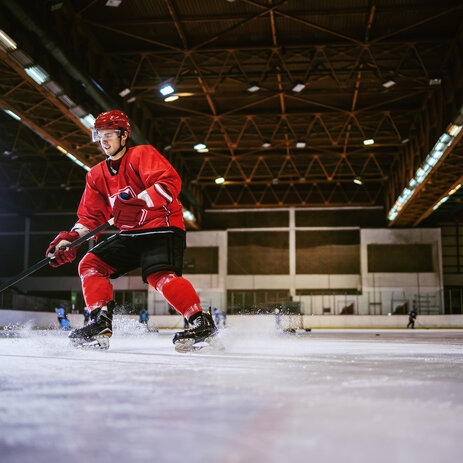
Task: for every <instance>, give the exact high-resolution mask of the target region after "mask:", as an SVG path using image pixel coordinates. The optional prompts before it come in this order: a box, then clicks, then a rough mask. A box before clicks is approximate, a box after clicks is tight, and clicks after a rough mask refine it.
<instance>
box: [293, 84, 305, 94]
mask: <svg viewBox="0 0 463 463" xmlns="http://www.w3.org/2000/svg"><path fill="white" fill-rule="evenodd" d="M304 89H305V84H303V83H302V82H295V83H294V86H293V88H292V89H291V90H292V91H293V92H295V93H299V92H302V90H304Z"/></svg>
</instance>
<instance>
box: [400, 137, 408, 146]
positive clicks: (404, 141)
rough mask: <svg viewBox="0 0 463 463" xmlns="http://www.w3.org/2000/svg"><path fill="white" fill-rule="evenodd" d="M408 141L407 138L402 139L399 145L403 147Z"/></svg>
mask: <svg viewBox="0 0 463 463" xmlns="http://www.w3.org/2000/svg"><path fill="white" fill-rule="evenodd" d="M409 141H410V140H409V139H408V138H404V139H403V140H402V141H401V142H400V143H402V144H403V145H405V143H408V142H409Z"/></svg>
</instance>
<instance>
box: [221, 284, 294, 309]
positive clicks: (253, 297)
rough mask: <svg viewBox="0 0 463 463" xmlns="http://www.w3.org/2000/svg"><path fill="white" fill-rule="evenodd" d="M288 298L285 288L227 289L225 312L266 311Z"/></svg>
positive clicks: (279, 305) (283, 303) (281, 303)
mask: <svg viewBox="0 0 463 463" xmlns="http://www.w3.org/2000/svg"><path fill="white" fill-rule="evenodd" d="M289 300H290V293H289V291H288V290H287V289H262V290H229V291H227V313H230V314H233V313H235V314H236V313H267V312H273V311H274V310H275V309H276V308H281V306H282V305H285V302H288V301H289Z"/></svg>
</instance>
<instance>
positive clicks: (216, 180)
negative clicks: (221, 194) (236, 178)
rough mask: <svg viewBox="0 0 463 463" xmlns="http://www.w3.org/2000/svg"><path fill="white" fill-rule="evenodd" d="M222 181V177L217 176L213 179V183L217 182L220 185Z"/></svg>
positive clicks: (223, 180)
mask: <svg viewBox="0 0 463 463" xmlns="http://www.w3.org/2000/svg"><path fill="white" fill-rule="evenodd" d="M223 182H225V179H224V178H223V177H217V178H216V179H215V183H217V185H220V184H221V183H223Z"/></svg>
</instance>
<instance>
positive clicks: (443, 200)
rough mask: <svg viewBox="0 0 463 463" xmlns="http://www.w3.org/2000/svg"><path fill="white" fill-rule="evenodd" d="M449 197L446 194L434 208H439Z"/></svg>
mask: <svg viewBox="0 0 463 463" xmlns="http://www.w3.org/2000/svg"><path fill="white" fill-rule="evenodd" d="M448 199H449V197H448V196H444V197H443V198H442V199H441V200H440V201H439V202H438V203H437V204H436V205H435V206H434V207H433V208H432V210H433V211H435V210H436V209H437V208H439V207H440V206H441V205H442V204H444V203H445V201H447V200H448Z"/></svg>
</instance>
